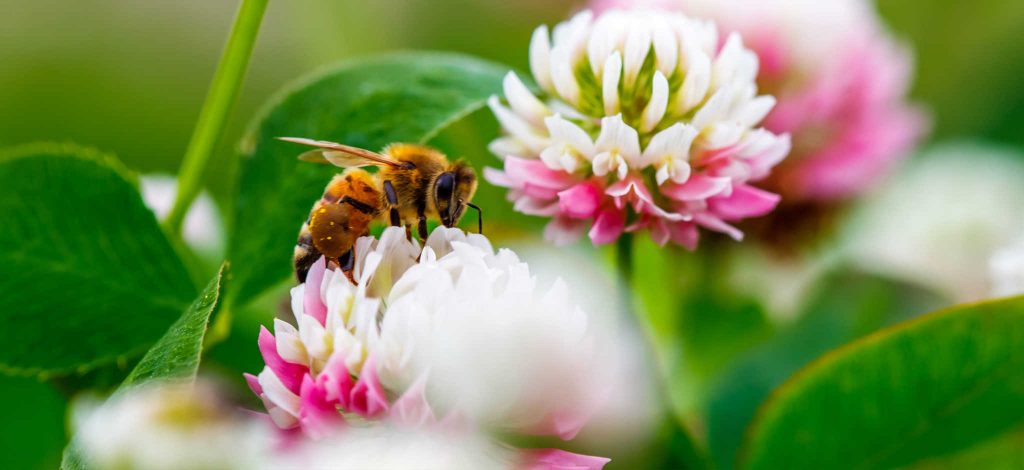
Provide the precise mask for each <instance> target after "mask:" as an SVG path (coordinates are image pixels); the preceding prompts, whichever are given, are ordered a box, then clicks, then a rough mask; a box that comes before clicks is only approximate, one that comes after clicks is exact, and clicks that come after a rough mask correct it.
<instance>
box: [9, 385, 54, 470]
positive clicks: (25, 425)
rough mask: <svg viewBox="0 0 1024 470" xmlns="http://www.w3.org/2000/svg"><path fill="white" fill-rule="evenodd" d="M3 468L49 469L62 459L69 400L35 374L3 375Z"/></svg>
mask: <svg viewBox="0 0 1024 470" xmlns="http://www.w3.org/2000/svg"><path fill="white" fill-rule="evenodd" d="M0 400H2V401H3V403H7V404H8V406H7V407H6V410H4V419H2V420H0V468H22V469H27V470H44V469H46V470H48V469H52V468H54V467H56V466H57V463H58V462H60V452H61V449H62V448H63V447H64V443H65V441H66V439H67V438H66V437H65V436H64V411H65V408H67V403H66V402H65V401H64V398H63V397H61V396H60V394H58V393H57V391H56V390H54V389H53V387H52V386H50V384H47V383H45V382H41V381H39V380H38V379H35V378H33V377H0Z"/></svg>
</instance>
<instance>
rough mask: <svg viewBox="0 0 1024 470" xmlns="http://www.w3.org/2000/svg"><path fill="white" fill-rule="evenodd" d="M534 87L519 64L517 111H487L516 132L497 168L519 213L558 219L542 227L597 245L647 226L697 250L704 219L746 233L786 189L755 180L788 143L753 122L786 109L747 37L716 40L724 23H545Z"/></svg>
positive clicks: (612, 15) (534, 52)
mask: <svg viewBox="0 0 1024 470" xmlns="http://www.w3.org/2000/svg"><path fill="white" fill-rule="evenodd" d="M530 68H531V70H532V72H533V77H534V80H535V81H536V82H537V84H539V85H540V88H541V90H542V93H541V94H540V95H535V94H534V93H532V92H531V91H530V90H529V88H527V86H526V85H525V84H524V83H523V82H522V81H521V80H520V79H519V77H518V76H517V75H516V74H515V73H513V72H510V73H509V74H508V75H507V76H506V77H505V82H504V91H505V98H506V100H507V105H505V104H503V103H502V102H501V101H500V100H499V99H498V98H497V97H492V98H491V99H490V101H489V103H488V104H489V106H490V108H491V110H492V111H493V112H494V114H495V116H496V117H497V119H498V121H499V122H500V124H501V126H502V128H503V129H504V131H505V133H506V135H504V136H502V137H499V138H498V139H496V140H494V141H493V142H492V143H491V146H490V148H491V151H492V152H494V153H495V154H497V155H498V156H499V157H501V158H503V159H504V167H503V168H502V169H501V170H496V169H490V168H488V169H486V170H485V173H484V175H485V177H486V178H487V179H488V181H490V182H491V183H493V184H496V185H498V186H503V187H507V188H509V189H510V191H509V193H508V198H509V200H510V201H512V202H513V203H514V207H515V209H516V210H517V211H519V212H523V213H525V214H530V215H537V216H543V217H550V218H552V221H551V222H550V223H549V224H548V226H547V228H546V230H545V234H546V236H547V238H548V239H550V240H552V241H554V242H556V243H566V242H570V241H573V240H575V239H576V238H578V237H579V236H581V235H582V234H583V233H587V234H588V235H589V237H590V239H591V241H592V242H593V243H595V244H605V243H610V242H612V241H614V240H615V239H617V238H618V237H619V236H620V235H621V234H622V233H623V232H634V231H641V230H646V231H648V232H650V234H651V236H652V237H653V238H654V240H655V241H656V242H658V243H659V244H665V243H667V242H669V241H673V242H674V243H676V244H679V245H683V246H685V247H687V248H690V249H693V248H695V247H696V244H697V239H698V236H699V233H698V227H704V228H706V229H709V230H713V231H717V232H722V233H726V234H728V235H730V236H732V237H733V238H736V239H739V238H741V237H742V233H741V232H740V231H739V230H738V229H736V228H735V227H733V226H732V225H731V222H735V221H739V220H742V219H744V218H747V217H757V216H761V215H764V214H766V213H768V212H770V211H771V210H772V209H773V208H774V207H775V205H776V204H777V203H778V200H779V198H778V196H777V195H775V194H772V193H769V192H767V191H764V190H761V189H757V188H755V187H754V186H752V185H751V183H752V182H754V181H757V180H760V179H763V178H765V177H767V176H768V175H769V173H770V171H771V169H772V167H773V166H775V165H776V164H777V163H779V162H780V161H781V160H782V159H783V158H784V157H785V156H786V154H787V152H788V151H789V138H788V136H786V135H777V134H774V133H772V132H769V131H767V130H765V129H762V128H759V127H756V126H757V125H758V123H760V122H761V120H762V119H763V118H764V116H765V115H766V114H767V113H768V112H769V111H770V110H771V109H772V107H773V106H774V105H775V99H774V98H772V97H771V96H765V95H762V96H758V95H757V85H756V83H755V78H756V76H757V70H758V59H757V56H756V55H754V53H753V52H751V51H750V50H748V49H747V48H746V47H744V45H743V41H742V40H741V39H740V37H739V36H738V35H735V34H733V35H729V36H728V37H727V38H726V39H725V41H724V45H722V46H721V47H719V36H718V33H717V30H716V28H715V26H714V24H712V23H710V22H706V21H699V20H695V19H691V18H688V17H686V16H684V15H682V14H681V13H666V12H658V11H648V10H636V11H622V10H610V11H607V12H605V13H603V14H602V15H600V16H599V17H597V18H594V16H593V15H592V14H591V12H589V11H584V12H582V13H579V14H577V15H576V16H574V17H573V18H572V19H570V20H568V21H565V22H563V23H560V24H558V25H557V26H555V28H554V30H553V32H552V34H550V35H549V33H548V29H547V27H546V26H541V27H539V28H537V30H536V31H534V34H533V39H532V40H531V42H530Z"/></svg>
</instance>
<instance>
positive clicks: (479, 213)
mask: <svg viewBox="0 0 1024 470" xmlns="http://www.w3.org/2000/svg"><path fill="white" fill-rule="evenodd" d="M466 205H467V206H469V207H470V208H472V209H475V210H476V225H477V230H476V231H477V233H479V234H481V235H482V234H483V233H484V211H483V209H480V206H477V205H476V204H473V203H472V202H467V203H466Z"/></svg>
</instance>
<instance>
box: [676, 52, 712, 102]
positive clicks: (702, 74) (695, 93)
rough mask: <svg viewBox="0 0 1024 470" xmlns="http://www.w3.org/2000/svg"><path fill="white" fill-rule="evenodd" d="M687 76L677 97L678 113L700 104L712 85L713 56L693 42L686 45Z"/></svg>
mask: <svg viewBox="0 0 1024 470" xmlns="http://www.w3.org/2000/svg"><path fill="white" fill-rule="evenodd" d="M685 62H686V77H685V78H684V79H683V86H682V88H680V90H679V96H678V97H676V103H675V109H674V110H673V112H675V113H676V114H683V113H686V112H687V111H689V110H690V109H692V108H693V107H694V106H697V105H698V104H700V102H701V101H703V100H704V96H705V95H707V93H708V87H709V86H710V85H711V58H710V57H709V56H708V55H707V54H705V53H704V52H703V51H701V50H700V49H699V48H697V47H696V46H695V45H693V44H687V46H686V57H685Z"/></svg>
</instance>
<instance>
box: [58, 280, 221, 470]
mask: <svg viewBox="0 0 1024 470" xmlns="http://www.w3.org/2000/svg"><path fill="white" fill-rule="evenodd" d="M226 271H227V264H226V263H225V264H224V265H222V266H221V268H220V271H219V272H218V273H217V275H216V277H214V278H213V279H212V280H211V281H210V283H209V284H208V285H207V286H206V288H205V289H203V292H202V294H200V295H199V297H198V298H197V299H196V300H195V301H194V302H192V305H191V306H189V307H188V309H187V310H185V313H183V314H182V315H181V317H179V318H178V321H176V322H174V324H173V325H171V327H170V328H168V330H167V332H166V333H165V334H164V336H163V337H162V338H160V340H159V341H157V343H156V344H154V345H153V347H152V348H150V350H149V352H147V353H146V355H145V356H143V357H142V360H141V361H139V363H138V364H137V365H136V366H135V369H133V370H132V372H131V373H130V374H128V378H126V379H125V380H124V382H123V383H122V384H121V387H120V388H118V390H117V391H116V392H114V395H113V396H112V397H111V398H114V397H116V396H117V395H118V394H121V393H125V392H127V391H129V390H131V388H133V387H136V386H139V385H142V384H145V383H147V382H151V381H160V380H188V381H191V380H193V379H195V376H196V372H198V371H199V360H200V357H201V356H202V352H203V338H204V337H205V336H206V328H207V326H208V325H209V324H210V316H211V315H212V314H213V311H214V310H215V309H216V308H217V306H218V305H219V304H218V299H219V298H220V293H221V290H222V288H223V284H224V281H225V273H226ZM60 466H61V468H62V469H64V470H78V469H84V468H88V465H86V462H85V457H84V456H83V455H82V452H81V449H80V448H79V446H78V444H77V442H76V440H74V439H73V440H72V441H71V443H69V444H68V446H67V448H65V450H64V458H63V460H62V461H61V465H60Z"/></svg>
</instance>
